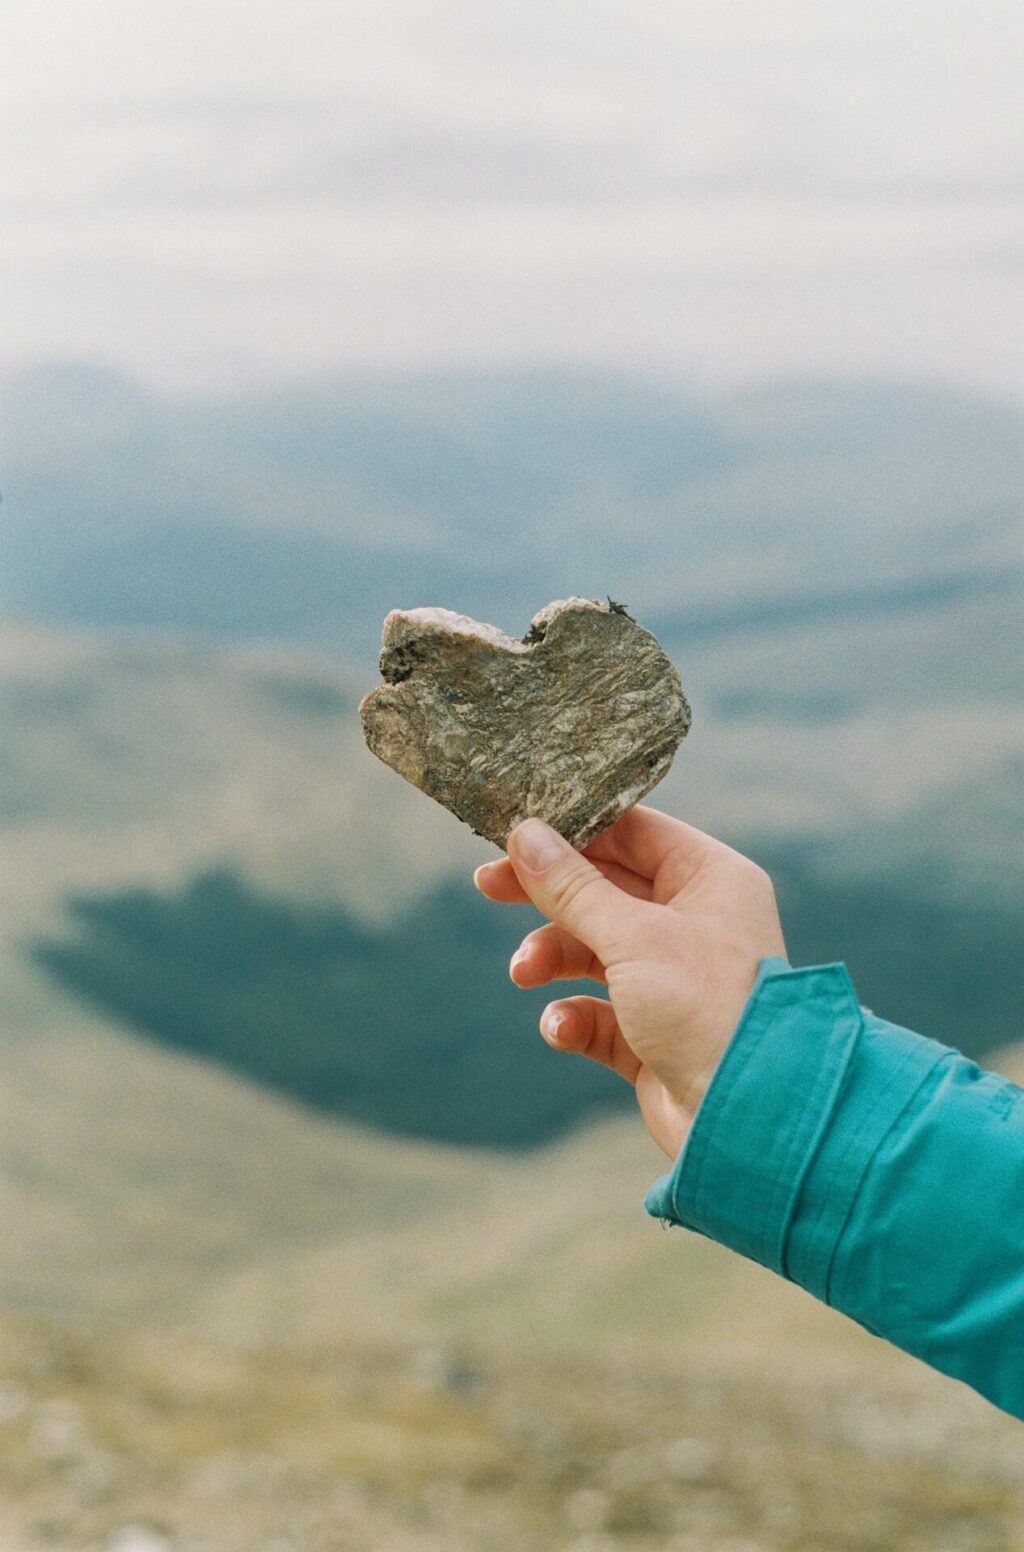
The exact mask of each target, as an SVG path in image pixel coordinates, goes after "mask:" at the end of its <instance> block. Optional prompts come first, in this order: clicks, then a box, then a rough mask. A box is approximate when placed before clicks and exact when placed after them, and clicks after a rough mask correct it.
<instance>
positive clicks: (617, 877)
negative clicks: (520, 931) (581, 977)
mask: <svg viewBox="0 0 1024 1552" xmlns="http://www.w3.org/2000/svg"><path fill="white" fill-rule="evenodd" d="M595 867H597V868H599V869H600V871H601V872H602V873H603V874H604V876H605V878H608V879H610V880H611V882H612V883H613V884H615V885H616V886H617V887H618V888H619V889H623V890H625V892H626V894H627V895H633V896H634V898H636V899H637V900H649V899H650V897H651V885H650V881H649V880H648V879H646V878H639V877H638V876H637V874H636V873H634V872H633V871H632V870H631V869H630V868H624V867H623V866H622V864H621V863H619V862H601V861H598V862H596V863H595ZM473 882H474V884H475V885H476V887H477V888H478V889H479V891H480V893H481V894H483V895H486V896H487V898H488V899H489V900H499V901H501V903H502V904H504V905H529V904H530V897H529V895H528V894H527V893H526V890H525V889H524V888H523V886H522V884H521V883H520V882H519V880H518V878H517V877H516V870H515V868H514V867H513V866H512V864H511V862H509V860H508V858H507V857H500V858H499V859H498V861H497V862H483V863H481V864H480V866H479V867H478V868H477V870H476V872H475V873H474V874H473Z"/></svg>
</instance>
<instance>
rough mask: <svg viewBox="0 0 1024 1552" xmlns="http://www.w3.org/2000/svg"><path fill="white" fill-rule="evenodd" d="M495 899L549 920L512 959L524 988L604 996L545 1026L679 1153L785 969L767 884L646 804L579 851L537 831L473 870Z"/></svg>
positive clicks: (552, 1016) (750, 867)
mask: <svg viewBox="0 0 1024 1552" xmlns="http://www.w3.org/2000/svg"><path fill="white" fill-rule="evenodd" d="M473 882H474V883H475V884H476V886H477V888H478V889H479V890H480V891H481V893H482V894H485V895H486V896H487V897H488V899H491V900H499V901H504V902H507V903H513V904H527V903H529V902H530V901H532V902H533V904H534V905H535V906H536V907H537V908H538V910H540V911H542V912H543V914H544V915H545V916H547V917H548V918H549V921H548V923H547V924H546V925H545V926H543V927H538V928H537V929H536V930H535V931H533V932H530V933H527V935H526V937H525V938H524V939H523V941H522V944H521V945H520V947H519V948H518V950H517V951H516V953H515V954H514V955H513V957H512V961H511V964H510V965H509V974H510V975H511V977H512V979H513V981H514V982H515V984H516V985H517V986H523V987H526V986H544V985H546V984H547V983H548V982H549V981H559V980H562V981H565V980H576V979H579V978H581V977H588V978H592V979H593V980H595V981H603V982H604V983H605V984H606V985H607V987H608V993H609V998H610V1001H609V1000H606V999H605V998H603V997H586V996H578V997H563V998H560V999H558V1000H557V1001H555V1002H549V1003H548V1005H547V1007H546V1008H545V1009H544V1012H543V1013H542V1014H541V1019H540V1027H541V1034H542V1035H543V1036H544V1038H545V1039H546V1040H547V1042H548V1044H549V1045H551V1046H553V1047H555V1049H556V1050H559V1051H574V1052H578V1053H580V1054H581V1055H583V1056H589V1057H590V1058H591V1060H593V1061H597V1062H601V1063H602V1065H603V1066H605V1067H611V1068H612V1069H613V1071H615V1072H617V1073H619V1074H620V1076H621V1077H623V1078H625V1079H626V1080H627V1082H629V1083H632V1084H633V1085H634V1087H635V1089H636V1097H637V1102H638V1104H639V1106H640V1111H641V1114H642V1115H643V1118H644V1121H645V1122H646V1123H647V1127H648V1130H649V1131H650V1133H651V1136H652V1137H653V1138H654V1140H655V1142H656V1143H658V1145H659V1146H660V1147H661V1148H663V1149H664V1150H665V1152H666V1153H667V1154H668V1155H669V1157H670V1158H675V1157H676V1155H677V1154H678V1153H679V1150H680V1149H681V1147H682V1145H683V1143H684V1141H685V1139H686V1135H687V1133H688V1131H689V1129H690V1126H691V1125H692V1123H693V1118H694V1116H695V1114H696V1111H697V1106H698V1105H699V1104H700V1101H701V1099H702V1098H703V1096H704V1094H705V1092H706V1090H707V1087H708V1084H709V1083H710V1081H711V1078H712V1075H713V1073H714V1071H715V1068H716V1067H717V1066H718V1062H719V1059H720V1058H721V1056H722V1053H723V1051H724V1050H725V1047H726V1046H727V1045H728V1043H729V1040H730V1038H731V1036H732V1033H733V1031H734V1029H735V1027H736V1024H737V1021H738V1019H739V1016H740V1014H741V1012H742V1011H743V1006H744V1003H745V1002H746V1000H747V997H748V996H749V994H750V991H751V989H752V987H753V985H754V980H755V978H756V975H757V969H758V965H759V963H760V961H761V960H762V959H764V958H767V957H768V956H771V955H780V956H783V957H784V956H785V953H786V947H785V944H784V942H783V938H782V928H781V926H780V924H779V914H778V911H777V909H776V906H775V894H774V890H773V889H772V882H771V879H770V878H769V877H768V875H767V873H765V872H764V871H763V869H761V868H759V867H758V866H757V864H756V863H754V862H751V861H750V859H749V858H748V857H744V856H742V855H741V854H740V853H739V852H737V851H733V850H732V849H731V847H728V846H725V845H723V844H722V842H721V841H716V840H714V839H712V837H711V836H710V835H704V834H703V833H702V832H701V831H700V830H695V829H694V828H693V827H692V825H688V824H684V823H683V822H682V821H681V820H679V819H673V818H671V817H670V816H669V815H668V814H662V813H660V812H659V811H658V810H657V809H655V808H643V807H641V806H639V805H637V806H636V807H634V808H631V809H629V810H628V811H627V812H626V813H625V814H623V815H622V816H621V817H620V818H619V819H617V820H616V821H615V823H614V824H613V825H610V826H609V828H608V829H607V830H604V831H603V832H602V833H601V834H600V835H599V836H598V837H597V838H596V840H593V841H591V842H590V844H589V845H588V846H585V847H584V848H583V850H582V852H579V851H576V850H574V849H573V848H572V847H571V846H570V845H569V844H568V842H566V841H565V840H563V839H562V837H561V836H560V835H559V834H558V833H557V832H556V831H555V830H553V829H551V827H550V826H549V825H547V824H545V823H544V822H543V821H542V820H540V819H526V820H524V821H523V822H522V823H521V824H519V825H517V826H516V828H515V829H514V830H513V831H512V833H511V834H510V836H509V839H508V857H507V858H502V859H500V860H499V861H497V862H487V863H484V864H483V865H482V866H481V867H479V868H477V870H476V872H475V874H474V875H473Z"/></svg>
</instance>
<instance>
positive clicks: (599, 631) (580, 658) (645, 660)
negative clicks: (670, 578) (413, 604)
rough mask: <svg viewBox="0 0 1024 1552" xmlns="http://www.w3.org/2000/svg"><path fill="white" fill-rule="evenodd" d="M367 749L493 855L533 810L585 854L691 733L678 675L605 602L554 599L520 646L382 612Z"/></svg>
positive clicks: (437, 614) (447, 620) (488, 632)
mask: <svg viewBox="0 0 1024 1552" xmlns="http://www.w3.org/2000/svg"><path fill="white" fill-rule="evenodd" d="M380 671H381V674H382V675H383V678H384V680H385V682H384V684H381V685H378V687H377V688H376V689H375V690H371V691H370V692H369V694H368V695H365V696H364V697H363V699H362V701H361V702H360V704H359V715H360V718H361V720H362V725H363V737H364V738H365V740H366V742H367V744H368V746H369V747H370V749H372V751H373V753H374V754H375V755H377V756H378V757H379V758H380V759H381V760H383V761H384V763H385V764H386V765H390V766H391V767H392V769H393V770H396V771H398V772H399V774H400V775H402V776H404V777H405V778H406V780H407V781H411V782H412V784H413V786H415V787H419V789H420V791H421V792H425V793H426V794H427V795H428V797H432V798H435V799H436V800H437V802H438V803H442V804H443V805H444V807H445V808H447V809H450V810H451V812H452V813H453V814H456V815H457V816H458V818H459V819H462V820H464V821H465V823H466V824H468V825H469V826H470V828H471V829H472V830H474V831H475V832H476V834H477V835H482V836H485V837H486V838H487V839H488V840H490V841H493V842H494V843H495V845H496V846H500V847H502V848H503V849H504V847H505V844H506V841H507V839H508V833H509V831H510V830H511V829H513V828H514V827H515V825H517V824H518V823H519V821H520V820H521V819H526V818H527V817H529V816H531V815H536V816H538V817H539V818H541V819H546V820H547V822H548V824H549V825H552V826H553V827H554V829H556V830H557V831H558V832H559V834H560V835H563V836H564V837H565V839H566V840H567V841H569V842H570V843H571V844H572V845H573V846H576V847H580V846H585V845H586V844H587V842H588V841H590V840H593V838H594V836H595V835H599V834H600V832H601V831H602V830H604V829H606V828H607V826H608V825H610V824H611V823H612V822H613V820H615V819H617V818H618V816H619V815H620V814H622V813H625V811H626V809H627V808H630V807H631V806H632V805H633V804H634V803H636V802H638V801H639V800H640V798H642V797H643V795H644V794H645V793H646V792H649V791H650V790H651V788H652V787H653V786H655V785H656V784H657V783H658V782H659V781H660V780H661V778H662V777H663V776H664V774H665V772H666V771H667V770H668V768H669V766H670V765H671V764H672V758H673V756H674V754H675V752H676V749H677V748H678V747H679V744H680V742H681V741H682V739H683V738H684V737H685V736H686V733H687V730H688V729H689V726H690V708H689V706H688V705H687V702H686V697H685V696H684V694H683V687H682V685H681V683H680V681H679V675H678V674H677V672H676V670H675V668H674V667H673V666H672V664H671V663H670V662H669V660H668V658H667V657H666V656H665V654H664V652H663V651H662V650H661V648H660V647H659V645H658V643H657V641H655V639H654V637H653V636H652V635H651V633H650V631H646V630H644V629H643V628H642V627H641V626H639V625H637V623H636V621H635V620H634V619H633V618H632V616H631V615H629V614H627V613H626V611H625V609H624V608H623V606H622V605H621V604H616V603H613V602H612V601H611V600H610V599H609V600H608V602H607V603H602V602H600V601H599V600H597V599H593V598H563V599H558V600H556V601H555V602H554V603H550V604H548V605H547V606H546V607H545V608H544V609H541V611H540V613H539V614H535V615H534V617H533V619H532V621H531V622H530V628H529V630H528V631H527V632H526V635H525V636H524V637H523V638H522V640H521V641H517V640H516V639H515V638H514V637H512V636H507V635H506V634H505V632H504V631H502V630H499V629H498V628H497V627H496V626H494V625H481V624H479V623H478V622H477V621H476V620H471V619H468V618H467V617H466V615H464V614H455V613H453V612H452V611H451V610H450V609H392V611H391V613H390V614H389V615H388V616H387V618H386V619H385V621H384V631H383V635H382V638H381V653H380Z"/></svg>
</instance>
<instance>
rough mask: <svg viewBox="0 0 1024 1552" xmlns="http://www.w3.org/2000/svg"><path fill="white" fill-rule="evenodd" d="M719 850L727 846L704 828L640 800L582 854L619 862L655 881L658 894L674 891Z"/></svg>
mask: <svg viewBox="0 0 1024 1552" xmlns="http://www.w3.org/2000/svg"><path fill="white" fill-rule="evenodd" d="M718 850H727V848H725V847H723V845H722V842H721V841H717V840H715V838H714V837H713V836H710V835H705V834H704V831H703V830H697V829H695V828H694V826H693V825H688V824H684V822H683V820H681V819H674V818H673V817H672V815H671V814H663V813H662V812H661V811H660V809H657V808H645V807H644V806H643V805H642V804H639V803H637V804H634V806H633V807H632V808H629V809H627V810H626V812H625V813H624V814H622V815H620V817H619V818H618V819H616V821H615V823H614V824H611V825H609V826H608V828H607V830H602V832H601V834H600V835H598V836H596V837H595V838H594V840H592V841H591V842H590V844H589V845H588V846H585V847H584V848H583V855H584V856H585V857H589V858H590V860H591V861H592V862H596V863H609V862H614V863H618V864H619V865H620V866H622V867H626V868H628V869H629V870H630V871H631V872H633V873H634V874H636V875H637V876H638V877H639V878H644V879H649V880H651V881H652V883H653V882H656V883H657V885H658V893H659V894H664V893H666V892H667V893H673V894H674V893H675V892H676V891H677V890H679V889H682V888H683V886H684V884H686V883H687V882H688V881H689V879H690V878H691V877H692V875H693V873H694V872H695V871H696V869H697V868H698V867H700V866H701V864H702V863H703V862H705V861H706V859H707V858H708V856H709V855H710V854H712V853H713V852H715V851H718Z"/></svg>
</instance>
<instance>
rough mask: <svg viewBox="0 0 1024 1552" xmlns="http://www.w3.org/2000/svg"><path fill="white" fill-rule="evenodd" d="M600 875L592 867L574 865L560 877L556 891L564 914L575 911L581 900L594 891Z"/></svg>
mask: <svg viewBox="0 0 1024 1552" xmlns="http://www.w3.org/2000/svg"><path fill="white" fill-rule="evenodd" d="M599 878H600V875H599V874H598V873H596V872H592V871H591V869H590V868H580V867H574V868H573V869H572V870H571V872H569V873H567V874H566V876H565V877H564V878H562V879H559V882H558V888H557V891H556V904H557V906H558V909H559V911H560V912H561V913H562V914H565V915H567V914H568V913H570V912H575V911H576V910H577V909H578V907H579V904H580V901H581V900H584V899H585V898H586V897H587V896H588V895H590V894H591V893H592V892H593V886H594V885H595V884H596V883H597V882H598V881H599Z"/></svg>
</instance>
